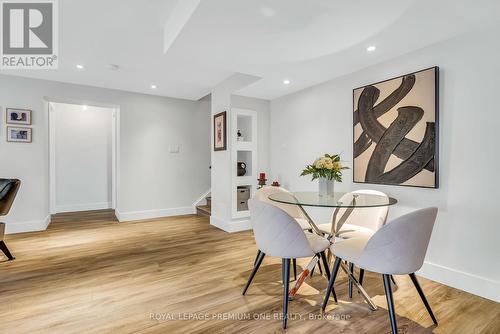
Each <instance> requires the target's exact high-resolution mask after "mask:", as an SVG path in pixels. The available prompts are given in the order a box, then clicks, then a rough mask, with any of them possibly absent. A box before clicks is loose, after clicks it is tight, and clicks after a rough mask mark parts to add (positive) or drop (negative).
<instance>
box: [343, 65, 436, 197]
mask: <svg viewBox="0 0 500 334" xmlns="http://www.w3.org/2000/svg"><path fill="white" fill-rule="evenodd" d="M438 89H439V68H438V67H432V68H428V69H425V70H421V71H418V72H414V73H410V74H407V75H403V76H400V77H397V78H393V79H389V80H385V81H382V82H378V83H375V84H372V85H368V86H363V87H359V88H356V89H354V90H353V111H354V114H353V121H354V122H353V123H354V141H353V142H354V146H353V170H354V172H353V178H354V182H358V183H375V184H387V185H401V186H413V187H425V188H438V187H439V173H438V171H439V170H438V166H439V164H438V162H439V161H438V147H439V146H438V133H439V131H438V125H439V122H438V116H439V112H438V100H439V98H438V97H439V94H438V93H439V91H438Z"/></svg>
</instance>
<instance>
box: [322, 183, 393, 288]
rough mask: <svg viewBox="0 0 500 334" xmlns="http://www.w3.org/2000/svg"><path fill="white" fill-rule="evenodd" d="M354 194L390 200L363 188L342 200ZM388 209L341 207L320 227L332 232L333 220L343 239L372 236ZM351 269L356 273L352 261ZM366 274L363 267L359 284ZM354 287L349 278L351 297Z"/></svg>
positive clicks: (381, 193)
mask: <svg viewBox="0 0 500 334" xmlns="http://www.w3.org/2000/svg"><path fill="white" fill-rule="evenodd" d="M353 194H354V195H356V194H368V195H376V196H382V197H385V198H387V200H389V198H388V196H387V195H386V194H385V193H383V192H381V191H377V190H370V189H362V190H356V191H353V192H350V193H347V194H345V195H344V196H342V197H341V198H340V201H341V202H346V201H349V200H350V199H351V198H352V197H353ZM388 211H389V207H388V206H380V207H371V208H356V209H349V208H339V209H337V210H335V211H334V212H333V213H332V216H331V219H330V222H329V223H327V224H321V225H319V226H318V228H319V229H320V230H321V231H322V232H323V233H325V234H331V231H332V222H333V223H335V229H336V230H337V233H336V237H340V238H343V239H351V238H356V237H371V236H372V235H373V234H374V233H375V232H377V231H378V230H379V229H380V228H381V227H382V226H383V225H384V224H385V222H386V220H387V213H388ZM339 225H340V226H339ZM349 270H350V271H351V272H353V273H354V265H353V264H352V263H350V264H349ZM364 275H365V271H364V269H362V268H361V269H360V270H359V284H363V278H364ZM391 278H392V276H391ZM352 287H353V283H352V281H351V280H349V289H348V294H349V298H352Z"/></svg>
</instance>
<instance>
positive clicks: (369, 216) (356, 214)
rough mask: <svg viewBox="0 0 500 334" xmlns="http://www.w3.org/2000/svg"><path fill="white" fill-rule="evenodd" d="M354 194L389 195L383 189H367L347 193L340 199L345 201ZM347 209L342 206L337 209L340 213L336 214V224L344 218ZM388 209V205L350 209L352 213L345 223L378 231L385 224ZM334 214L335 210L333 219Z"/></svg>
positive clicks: (333, 214)
mask: <svg viewBox="0 0 500 334" xmlns="http://www.w3.org/2000/svg"><path fill="white" fill-rule="evenodd" d="M352 194H369V195H377V196H384V197H387V195H386V194H384V193H383V192H381V191H377V190H367V189H365V190H356V191H353V192H351V193H347V194H345V195H344V196H343V197H341V198H340V201H342V200H344V201H345V200H347V199H350V198H351V197H352ZM347 210H349V209H345V208H342V209H338V210H337V211H338V213H337V214H336V217H335V224H337V223H338V222H339V220H340V219H341V218H342V215H343V214H344V213H345V212H346V211H347ZM388 210H389V207H388V206H381V207H373V208H356V209H354V210H350V211H351V213H350V214H349V216H348V218H347V220H346V221H345V224H352V225H358V226H362V227H366V228H368V229H370V230H372V231H373V232H376V231H377V230H378V229H379V228H381V227H382V226H383V225H384V224H385V221H386V219H387V212H388ZM334 216H335V211H334V212H333V213H332V220H333V217H334Z"/></svg>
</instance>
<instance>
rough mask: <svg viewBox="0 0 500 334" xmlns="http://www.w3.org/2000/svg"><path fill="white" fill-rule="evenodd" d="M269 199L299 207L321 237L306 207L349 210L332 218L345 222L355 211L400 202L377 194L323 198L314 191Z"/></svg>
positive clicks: (282, 194) (337, 195)
mask: <svg viewBox="0 0 500 334" xmlns="http://www.w3.org/2000/svg"><path fill="white" fill-rule="evenodd" d="M269 199H270V200H271V201H274V202H279V203H285V204H293V205H297V206H299V207H300V209H301V210H302V212H303V213H304V215H305V216H306V217H307V220H308V221H309V224H310V225H311V228H312V229H313V230H314V231H315V232H316V233H318V234H320V235H322V234H323V232H321V231H320V230H319V229H318V227H317V226H316V224H314V222H313V221H312V219H311V217H309V215H308V214H307V212H306V211H305V210H304V208H303V207H304V206H311V207H325V208H337V209H341V208H345V209H347V210H345V212H344V213H343V214H342V216H341V217H336V214H335V213H334V215H333V216H332V217H333V218H335V219H338V220H342V218H344V220H345V219H347V217H348V216H349V214H350V213H351V212H352V210H354V209H357V208H375V207H381V206H390V205H394V204H396V203H397V202H398V201H397V200H396V199H395V198H392V197H387V196H381V195H376V194H367V193H352V192H349V193H345V192H335V193H334V195H333V196H321V195H320V194H319V193H318V192H314V191H302V192H279V193H275V194H272V195H269ZM337 211H338V210H337ZM332 223H333V222H332ZM332 226H334V224H332ZM339 228H340V227H339ZM332 232H333V231H332Z"/></svg>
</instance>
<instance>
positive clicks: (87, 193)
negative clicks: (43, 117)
mask: <svg viewBox="0 0 500 334" xmlns="http://www.w3.org/2000/svg"><path fill="white" fill-rule="evenodd" d="M53 107H54V115H53V116H54V125H55V126H54V130H55V143H54V145H55V181H56V193H55V199H56V211H57V212H71V211H83V210H98V209H107V208H111V201H112V192H111V191H112V189H111V187H112V128H111V127H112V125H113V109H112V108H101V107H93V106H88V107H87V108H86V109H85V110H84V108H83V107H82V106H81V105H75V104H65V103H54V104H53Z"/></svg>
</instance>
